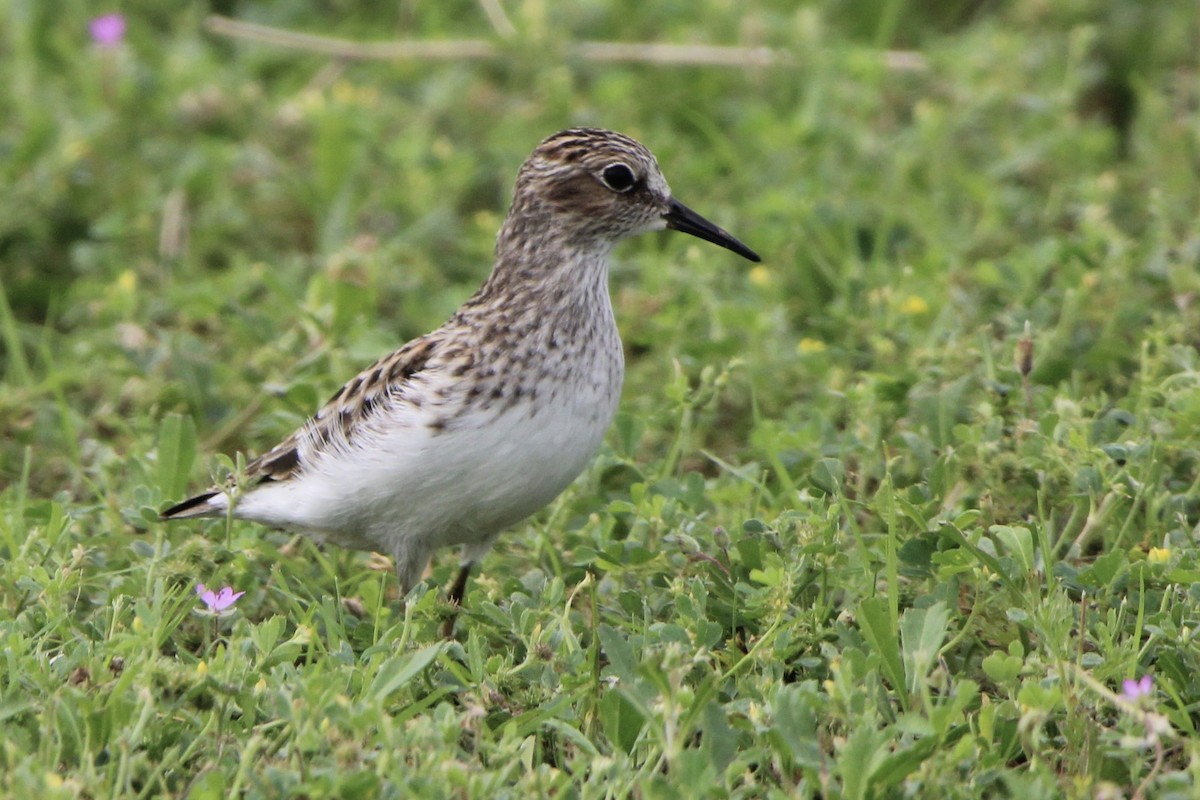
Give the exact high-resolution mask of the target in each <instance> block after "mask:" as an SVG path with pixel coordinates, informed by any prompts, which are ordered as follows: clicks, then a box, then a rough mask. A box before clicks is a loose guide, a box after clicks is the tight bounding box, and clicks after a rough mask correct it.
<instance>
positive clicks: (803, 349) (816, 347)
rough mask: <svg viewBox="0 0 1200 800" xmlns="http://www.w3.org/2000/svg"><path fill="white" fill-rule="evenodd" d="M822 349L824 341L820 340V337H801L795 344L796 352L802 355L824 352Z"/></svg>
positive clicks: (823, 348)
mask: <svg viewBox="0 0 1200 800" xmlns="http://www.w3.org/2000/svg"><path fill="white" fill-rule="evenodd" d="M824 350H825V343H824V342H822V341H821V340H820V339H810V338H809V337H807V336H805V337H804V338H803V339H801V340H800V343H799V344H797V345H796V352H797V353H799V354H800V355H802V356H806V355H809V354H810V353H821V352H824Z"/></svg>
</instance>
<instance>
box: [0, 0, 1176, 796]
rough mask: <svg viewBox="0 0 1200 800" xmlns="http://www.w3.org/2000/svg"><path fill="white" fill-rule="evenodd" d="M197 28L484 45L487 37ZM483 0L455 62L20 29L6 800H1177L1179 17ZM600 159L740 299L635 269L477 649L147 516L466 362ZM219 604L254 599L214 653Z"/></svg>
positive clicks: (508, 556) (73, 10) (485, 585)
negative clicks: (512, 232) (312, 426)
mask: <svg viewBox="0 0 1200 800" xmlns="http://www.w3.org/2000/svg"><path fill="white" fill-rule="evenodd" d="M213 5H214V7H219V8H220V9H221V10H224V11H228V12H229V13H231V14H233V15H234V16H236V17H239V18H243V19H247V20H250V21H254V22H260V23H264V24H271V25H278V26H284V27H288V28H292V29H295V30H299V31H306V32H316V33H327V34H334V35H339V36H344V37H346V38H358V39H362V40H375V39H384V38H404V37H408V36H415V37H421V38H430V39H437V38H444V39H452V38H469V37H485V38H486V37H490V36H491V28H490V25H489V23H488V21H487V17H486V15H485V14H484V13H483V11H482V10H481V8H479V7H478V6H477V5H476V4H474V3H468V2H459V3H450V4H399V5H398V6H391V5H385V6H380V7H378V8H376V7H375V6H373V5H372V4H367V3H355V2H351V0H344V1H340V2H332V3H329V2H327V3H315V2H303V1H301V0H298V1H297V2H291V3H280V4H268V5H266V6H259V5H251V4H239V3H214V4H213ZM503 5H504V6H505V7H506V10H507V11H508V12H509V14H510V15H511V17H512V21H513V24H514V27H515V28H516V30H517V40H516V41H515V42H512V43H510V44H508V45H505V48H506V49H505V55H504V57H502V58H500V59H498V60H494V61H480V62H463V63H453V62H431V63H420V62H400V63H353V62H350V63H330V62H329V61H328V60H326V59H324V58H321V57H318V56H314V55H310V54H305V53H302V52H294V51H283V50H278V49H274V48H271V47H267V46H263V45H253V44H239V43H237V42H234V41H230V40H228V39H223V38H218V37H214V36H211V35H208V34H205V33H204V32H203V25H202V23H203V17H204V14H205V13H206V10H205V9H203V8H201V7H200V6H199V5H192V6H189V7H184V8H177V7H175V6H168V5H165V4H160V3H155V2H152V0H129V2H126V3H124V4H123V5H122V8H121V10H122V11H124V13H125V14H126V16H127V17H128V19H129V31H128V34H127V36H126V39H125V42H124V43H123V44H122V45H121V46H120V47H117V48H113V49H101V48H97V47H94V46H92V45H91V43H90V42H89V41H88V40H87V22H88V19H89V17H90V16H92V15H94V14H95V13H98V12H97V10H96V9H95V8H93V7H92V6H91V5H90V4H85V3H82V2H67V3H61V4H53V8H52V5H51V4H44V3H39V2H36V0H13V2H10V3H8V4H5V5H3V6H0V42H2V44H0V48H2V49H3V51H4V53H5V57H4V59H3V60H0V78H2V80H0V101H2V103H3V105H4V107H6V108H8V109H10V113H9V114H6V115H5V118H6V119H5V121H4V122H2V123H0V154H2V157H0V180H2V182H3V185H4V186H5V187H6V189H5V191H4V192H3V193H0V271H2V272H0V276H2V279H3V281H2V284H0V289H2V292H0V343H2V347H3V351H2V353H3V359H2V362H0V370H2V375H3V381H4V385H3V391H0V427H2V429H3V430H4V432H5V435H4V436H3V437H2V438H0V486H2V487H3V491H2V492H0V639H2V641H3V653H2V657H0V723H2V724H3V726H4V731H5V737H4V742H3V745H2V746H0V792H2V793H3V794H4V795H5V796H22V795H29V794H31V793H36V794H37V795H38V796H41V797H46V798H54V797H80V796H82V797H95V798H100V797H126V796H129V797H136V796H146V797H150V796H169V797H183V796H187V797H191V798H209V797H226V796H246V797H279V796H290V797H306V798H322V797H330V798H333V797H336V798H355V797H364V798H365V797H408V796H419V797H425V796H427V797H444V796H460V797H478V796H496V797H512V796H545V795H551V794H553V795H559V796H569V797H600V796H613V797H623V796H634V797H645V798H652V797H678V796H698V797H700V796H702V797H760V796H762V797H793V796H801V797H817V796H820V797H845V798H882V797H896V796H933V795H934V793H940V794H942V795H944V796H947V797H981V796H1012V795H1017V796H1021V797H1024V798H1030V800H1032V798H1041V797H1101V796H1108V797H1116V796H1121V795H1123V794H1135V795H1137V796H1145V797H1151V796H1154V797H1191V796H1193V795H1194V793H1195V792H1196V791H1197V789H1196V787H1197V784H1198V782H1200V781H1198V779H1200V745H1198V744H1197V742H1198V741H1200V739H1198V737H1197V731H1196V728H1197V723H1198V722H1200V712H1198V711H1197V709H1198V707H1200V644H1198V643H1197V638H1196V637H1197V628H1198V622H1200V560H1198V558H1197V545H1196V541H1197V533H1198V532H1200V491H1198V489H1200V487H1198V484H1200V468H1198V465H1200V338H1198V335H1197V331H1200V303H1198V302H1197V293H1198V292H1200V270H1198V267H1200V238H1198V235H1197V232H1196V220H1197V219H1198V218H1200V191H1198V190H1197V183H1196V181H1195V175H1196V174H1197V170H1198V169H1200V139H1197V134H1196V131H1197V130H1200V93H1198V91H1197V78H1198V76H1200V64H1198V63H1197V56H1196V52H1195V48H1194V41H1195V37H1196V35H1197V33H1198V31H1200V18H1198V14H1197V10H1196V7H1195V5H1194V4H1192V3H1183V2H1179V3H1171V2H1167V3H1158V4H1143V3H1139V2H1136V0H1111V1H1110V2H1083V1H1082V0H1080V2H1073V3H1065V4H1046V3H1041V2H1035V1H1034V0H1015V1H1014V2H1011V3H1006V4H997V3H983V4H980V3H959V2H951V1H950V0H945V1H944V2H939V3H934V4H922V3H905V2H900V1H899V0H897V1H896V2H890V3H885V4H879V5H878V6H877V7H869V4H844V3H836V2H822V1H821V0H818V1H817V2H813V3H810V4H806V5H804V6H802V7H798V8H797V7H793V4H790V3H784V2H764V3H760V4H756V5H754V6H752V7H749V8H745V7H743V6H742V5H741V4H733V3H722V2H717V0H709V1H708V2H704V3H700V4H699V6H697V5H696V4H695V3H690V4H687V6H686V7H684V6H679V5H678V4H674V5H672V4H659V5H651V4H633V3H616V2H613V3H607V4H590V5H578V6H575V5H568V4H562V5H556V6H551V5H548V4H537V3H528V4H517V3H504V4H503ZM582 40H619V41H661V42H677V43H683V42H706V43H712V44H742V45H756V46H758V45H761V46H767V47H773V48H779V49H781V50H784V51H787V52H788V53H790V54H791V56H790V58H791V60H790V62H788V63H786V64H781V65H779V66H776V67H767V68H752V69H721V68H702V67H687V66H680V67H664V66H649V65H637V64H632V65H611V64H597V63H590V62H586V61H583V60H580V59H578V58H575V57H574V56H573V55H572V47H571V45H572V42H575V41H582ZM884 49H892V50H911V51H914V52H916V53H917V54H919V56H920V59H919V63H917V64H916V66H915V68H897V67H896V66H895V65H893V66H891V67H889V66H888V65H887V60H886V59H885V58H884V53H883V51H884ZM909 63H911V62H909ZM581 123H582V124H599V125H603V126H607V127H612V128H616V129H618V130H623V131H626V132H629V133H631V134H634V135H636V136H637V137H639V138H640V139H642V140H643V141H644V142H646V143H647V144H648V145H649V146H650V147H651V148H652V149H654V150H655V152H656V153H657V155H658V157H659V160H660V162H661V163H662V165H663V167H664V171H665V172H666V174H667V176H668V178H669V179H670V181H671V185H672V187H673V188H674V190H675V191H676V193H677V195H678V196H679V197H680V198H681V199H682V200H683V201H684V202H686V203H688V204H689V205H691V206H693V207H694V208H696V209H697V210H699V211H700V212H701V213H703V214H705V215H706V216H708V217H710V218H711V219H713V220H715V221H717V222H718V223H719V224H721V225H722V226H724V227H727V228H728V229H729V230H731V231H733V232H734V233H735V234H736V235H737V236H739V237H740V238H742V239H743V240H744V241H746V242H747V244H749V245H750V246H751V247H753V248H755V249H756V250H757V251H758V252H759V253H761V254H762V255H763V256H764V262H763V264H762V265H760V266H757V267H753V268H747V267H746V266H744V265H742V264H740V263H738V262H737V261H736V260H735V258H734V257H732V256H730V255H729V254H726V253H723V252H722V251H719V250H716V249H714V248H709V247H707V246H704V245H702V244H701V243H698V242H694V241H691V240H688V239H686V238H685V237H681V236H678V235H676V236H669V235H663V236H651V237H643V238H642V239H640V240H637V241H634V242H630V243H628V244H626V245H623V246H622V248H621V249H620V250H619V251H618V254H617V260H616V263H615V265H614V270H613V291H614V296H615V305H616V310H617V315H618V318H619V319H618V321H619V324H620V326H621V329H622V331H623V335H624V339H625V343H626V348H627V355H628V359H627V360H628V373H629V374H628V378H627V382H626V388H625V393H624V397H623V401H622V411H621V414H620V417H619V419H618V420H617V422H616V424H615V425H614V427H613V430H612V431H611V433H610V435H609V437H608V439H607V443H606V446H605V448H604V450H603V452H602V453H601V455H600V456H599V457H598V458H597V459H596V461H595V462H594V463H593V464H592V466H591V467H590V468H589V469H588V471H587V472H586V473H585V475H584V476H582V477H581V479H580V480H579V481H578V482H577V483H576V484H575V485H574V486H573V487H571V489H569V490H568V491H567V492H566V493H564V495H563V496H562V497H560V498H559V499H558V500H556V501H555V502H554V503H553V504H552V505H551V506H550V508H549V509H547V510H546V511H544V512H543V513H541V514H539V515H538V516H536V517H535V518H534V519H532V520H531V521H529V522H528V523H525V524H523V525H521V526H520V527H519V528H518V529H516V530H514V531H512V532H511V533H510V534H508V535H507V536H505V537H504V538H502V540H501V542H500V543H499V545H498V546H497V548H496V550H495V552H494V553H493V554H492V555H490V556H489V557H488V558H487V559H486V560H485V561H484V564H483V569H482V572H481V573H480V574H479V575H478V576H477V577H476V578H475V579H473V580H472V583H471V586H470V589H469V594H468V603H467V607H466V609H465V610H464V612H463V615H462V617H461V619H460V620H459V623H458V629H457V630H458V636H457V639H456V640H454V641H444V640H442V639H441V638H440V637H439V636H438V628H439V626H440V624H441V622H442V620H443V618H444V616H445V614H446V613H447V609H446V607H445V605H444V603H443V601H442V600H441V599H440V594H439V588H440V587H441V586H443V585H445V584H447V583H448V582H449V580H450V578H451V576H452V574H453V571H454V569H455V567H456V564H455V561H454V556H453V554H452V553H449V552H447V553H442V554H439V556H438V558H437V560H436V562H435V564H434V566H433V570H432V575H431V578H430V579H429V580H428V581H427V582H426V584H425V585H424V586H423V587H422V588H420V589H418V590H417V592H416V593H415V596H413V597H411V598H410V600H409V602H408V604H407V605H406V606H404V607H403V608H402V606H401V605H400V603H399V601H398V598H397V597H396V585H395V580H394V577H393V576H392V575H391V574H390V573H389V571H388V570H387V568H386V566H381V565H380V564H379V563H377V560H376V559H373V558H372V557H370V556H368V555H366V554H360V553H350V552H345V551H341V550H338V549H336V548H330V549H327V550H319V549H317V548H316V547H314V546H312V545H311V544H309V543H307V542H305V541H302V540H297V541H293V540H291V539H289V538H288V537H286V536H284V535H282V534H278V533H272V532H268V531H264V530H262V529H260V528H258V527H256V526H253V525H249V524H241V523H235V524H226V523H222V522H217V523H211V524H180V525H171V526H164V525H162V524H160V523H159V522H157V511H158V509H160V508H162V507H164V506H165V505H166V504H167V503H168V502H170V501H173V500H177V499H179V498H180V497H181V496H183V494H184V493H185V492H186V491H187V490H189V489H197V488H200V487H202V486H203V485H205V484H206V483H207V482H208V481H209V480H210V479H212V478H213V477H214V476H219V475H221V474H224V473H225V472H228V471H229V470H234V469H236V468H237V463H238V459H239V458H241V456H239V455H238V454H239V453H246V454H254V453H258V452H262V451H263V450H264V449H265V448H266V447H268V446H270V445H271V444H272V443H274V442H275V441H276V440H277V439H278V438H279V437H281V436H283V435H285V434H286V433H287V432H289V431H290V430H291V429H292V428H293V427H294V426H296V425H297V424H299V423H300V422H301V421H302V420H303V419H304V417H305V416H306V415H307V413H309V412H310V411H311V410H312V409H313V408H314V407H315V406H316V404H317V403H318V402H319V401H320V400H321V399H322V398H324V397H326V396H328V395H329V394H331V393H332V391H333V389H334V388H336V385H337V384H338V383H339V381H340V380H341V379H342V378H344V377H345V376H347V375H349V374H352V373H353V372H354V371H355V370H357V369H358V368H359V367H361V366H362V365H363V364H365V363H367V362H369V361H370V360H372V359H374V358H375V357H377V356H378V355H380V354H381V353H383V352H386V351H387V350H389V349H390V348H392V347H394V346H395V345H396V344H398V343H399V342H401V341H403V340H405V339H407V338H409V337H411V336H414V335H417V334H420V333H422V332H424V331H426V330H428V329H430V328H432V327H434V326H436V325H437V324H439V323H440V322H441V321H442V320H443V319H444V318H445V317H446V315H448V314H449V313H450V312H451V311H452V310H453V309H454V308H455V307H456V305H457V304H458V303H459V302H461V301H462V300H463V299H465V298H466V297H467V296H468V295H469V294H470V292H471V291H472V290H473V288H474V287H475V286H476V285H477V284H478V283H479V282H480V281H482V279H483V278H484V276H485V273H486V269H487V266H488V263H489V259H490V250H491V244H492V240H493V236H494V234H495V230H496V228H497V226H498V224H499V221H500V219H501V215H502V214H503V211H504V209H505V207H506V202H507V193H508V191H509V187H510V185H511V181H512V178H513V175H514V174H515V171H516V169H517V167H518V165H519V164H520V162H521V160H522V159H523V158H524V156H525V155H526V154H527V153H528V152H529V150H531V149H532V147H533V146H534V145H535V144H536V143H537V141H539V140H540V139H541V138H542V137H543V136H545V135H547V134H549V133H551V132H553V131H555V130H558V129H559V128H562V127H565V126H567V125H572V124H581ZM1023 367H1024V368H1023ZM213 454H223V455H213ZM197 582H204V583H206V584H208V585H210V586H223V585H226V584H228V585H232V586H234V587H236V588H238V589H241V590H245V592H246V595H245V596H244V597H242V598H241V600H240V601H239V602H238V603H237V605H236V606H235V608H234V609H233V611H232V613H230V614H229V615H227V616H224V617H221V618H217V619H213V618H210V617H206V616H203V615H202V614H200V613H198V611H197V609H198V602H197V598H196V596H195V594H194V592H193V587H194V585H195V584H196V583H197ZM1146 674H1150V675H1152V676H1153V681H1154V683H1153V692H1152V694H1151V695H1150V696H1149V697H1146V698H1135V699H1128V698H1126V697H1125V696H1123V695H1122V694H1121V689H1122V684H1123V681H1125V680H1126V679H1134V678H1140V677H1141V676H1143V675H1146Z"/></svg>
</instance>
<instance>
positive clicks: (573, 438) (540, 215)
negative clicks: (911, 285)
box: [162, 128, 759, 605]
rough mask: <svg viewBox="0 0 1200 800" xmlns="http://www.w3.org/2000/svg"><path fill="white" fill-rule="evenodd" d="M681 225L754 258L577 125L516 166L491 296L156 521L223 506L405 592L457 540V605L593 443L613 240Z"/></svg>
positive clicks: (641, 154)
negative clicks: (366, 568) (494, 550)
mask: <svg viewBox="0 0 1200 800" xmlns="http://www.w3.org/2000/svg"><path fill="white" fill-rule="evenodd" d="M664 229H670V230H676V231H682V232H684V233H688V234H691V235H692V236H696V237H699V238H700V239H704V240H705V241H708V242H712V243H714V244H717V245H720V246H721V247H724V248H727V249H729V250H731V251H733V252H734V253H737V254H738V255H740V256H742V257H744V258H747V259H749V260H751V261H758V260H759V257H758V256H757V255H756V254H755V253H754V251H752V250H751V249H750V248H748V247H746V246H745V245H744V244H742V243H741V242H739V241H738V240H737V239H735V238H734V237H733V236H731V235H730V234H728V233H727V232H725V231H724V230H722V229H721V228H719V227H717V226H716V225H714V224H712V223H711V222H709V221H708V220H706V219H705V218H704V217H702V216H700V215H699V214H697V213H696V212H694V211H692V210H691V209H689V208H688V207H687V206H685V205H683V204H682V203H680V202H679V201H678V200H676V199H675V198H674V197H673V196H672V195H671V190H670V188H669V187H668V186H667V181H666V179H665V178H663V174H662V172H661V171H660V170H659V167H658V162H657V161H656V160H655V158H654V155H653V154H652V153H651V152H650V151H649V150H647V149H646V148H645V147H644V146H643V145H641V144H640V143H638V142H637V141H635V140H633V139H631V138H629V137H628V136H624V135H622V134H619V133H614V132H612V131H607V130H598V129H594V128H576V129H571V130H565V131H562V132H560V133H556V134H554V135H553V136H551V137H549V138H548V139H546V140H545V141H543V142H542V143H541V144H540V145H538V147H537V149H535V150H534V151H533V153H532V155H530V156H529V158H528V160H526V161H525V164H524V165H523V166H522V167H521V170H520V172H519V173H518V175H517V181H516V188H515V189H514V191H513V199H512V206H511V208H510V210H509V212H508V216H507V218H506V219H505V220H504V224H503V225H502V226H501V228H500V233H499V235H498V237H497V240H496V259H495V264H494V266H493V267H492V272H491V275H490V276H489V277H488V279H487V281H486V282H485V283H484V284H483V286H482V287H481V288H480V289H479V290H478V291H477V292H476V293H475V294H474V295H473V296H472V297H471V298H470V299H469V300H467V301H466V302H465V303H463V305H462V307H461V308H459V309H458V311H456V312H455V313H454V315H453V316H451V317H450V319H449V320H447V321H446V323H445V324H444V325H442V326H441V327H440V328H438V329H437V330H435V331H433V332H432V333H429V334H426V335H425V336H422V337H420V338H417V339H414V340H412V341H411V342H408V343H407V344H405V345H404V346H403V347H401V348H400V349H398V350H396V351H395V352H393V353H391V354H390V355H387V356H384V357H383V358H381V359H380V360H379V361H376V362H375V363H374V364H372V365H371V366H369V367H367V368H366V369H365V370H363V371H362V372H360V373H359V374H358V375H356V376H355V377H354V378H353V379H351V380H350V381H349V382H348V383H347V384H346V385H344V386H343V387H342V388H341V389H339V390H338V391H337V392H336V393H335V394H334V395H333V397H332V398H330V400H329V401H328V402H327V403H326V404H325V405H324V406H323V407H322V408H321V409H320V410H318V411H317V412H316V413H315V414H314V415H313V416H312V418H311V419H309V420H308V421H307V422H306V423H305V424H304V425H303V426H302V427H301V428H300V429H299V430H297V431H295V432H294V433H292V434H291V435H290V436H288V437H287V438H286V439H284V440H283V441H282V442H281V443H280V444H278V445H276V446H275V447H274V448H272V449H271V450H269V451H268V452H267V453H265V454H264V455H262V456H261V457H259V458H257V459H255V460H254V461H252V462H251V463H250V464H249V465H248V467H247V468H246V474H245V479H246V480H245V481H243V482H242V484H241V485H240V486H238V487H236V488H235V487H233V486H224V487H221V486H218V487H214V488H211V489H209V490H208V491H206V492H204V493H202V494H199V495H196V496H195V497H192V498H190V499H188V500H185V501H183V502H182V503H179V504H178V505H174V506H172V507H170V508H168V509H167V510H166V511H163V512H162V517H163V518H164V519H183V518H188V517H223V516H225V515H226V514H227V513H230V510H229V509H230V504H233V510H232V515H233V516H234V517H237V518H240V519H246V520H252V521H255V522H258V523H262V524H263V525H268V526H271V527H273V528H280V529H285V530H292V531H298V532H301V533H303V534H306V535H308V536H310V537H312V538H313V539H316V540H317V541H319V542H331V543H333V544H337V545H340V546H342V547H349V548H355V549H360V550H371V551H377V552H382V553H386V554H387V555H390V556H391V557H392V559H393V560H394V562H395V566H396V574H397V575H398V576H399V579H400V586H401V590H402V593H405V594H406V593H407V592H408V591H409V590H410V589H411V588H412V587H413V586H414V584H416V583H417V581H418V580H419V579H420V577H421V574H422V572H423V571H424V569H425V567H426V564H427V563H428V561H429V558H430V556H431V554H432V553H433V551H435V550H436V549H438V548H441V547H446V546H450V545H460V546H461V547H462V558H461V567H460V569H459V571H458V574H457V577H456V578H455V580H454V583H453V584H452V586H451V587H450V589H449V591H448V593H447V597H448V599H449V600H450V601H451V602H452V603H454V604H455V605H460V604H461V603H462V600H463V594H464V592H465V590H466V584H467V578H468V576H469V575H470V570H471V567H472V565H473V564H475V562H477V561H478V560H479V559H480V558H482V557H483V555H484V554H485V553H486V552H487V551H488V549H489V548H490V547H491V545H492V543H493V542H494V541H495V539H496V537H497V536H498V535H499V534H500V532H501V531H503V530H504V529H506V528H509V527H511V526H513V525H515V524H516V523H518V522H520V521H521V520H523V519H525V518H526V517H528V516H529V515H530V514H532V513H534V512H535V511H537V510H538V509H540V508H542V507H543V506H545V505H546V504H547V503H549V502H550V501H551V500H553V499H554V498H555V497H556V496H557V495H558V494H559V493H560V492H561V491H562V490H563V489H564V488H566V487H567V485H568V484H570V483H571V481H573V480H574V479H575V478H576V476H578V475H579V473H580V472H582V471H583V469H584V467H585V466H586V465H587V464H588V462H589V461H590V460H591V458H592V456H593V455H594V454H595V453H596V450H597V449H598V448H599V447H600V443H601V440H602V439H603V437H604V433H605V431H606V430H607V429H608V426H609V423H611V422H612V418H613V415H614V413H615V412H616V409H617V401H618V399H619V397H620V394H621V383H622V379H623V376H624V366H625V365H624V356H623V353H622V349H621V339H620V337H619V335H618V332H617V325H616V321H615V319H614V318H613V310H612V303H611V301H610V299H609V294H608V267H609V257H610V254H611V252H612V250H613V247H614V245H616V243H617V242H619V241H620V240H622V239H624V238H626V237H629V236H633V235H635V234H639V233H645V232H648V231H659V230H664Z"/></svg>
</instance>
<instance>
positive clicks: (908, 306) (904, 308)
mask: <svg viewBox="0 0 1200 800" xmlns="http://www.w3.org/2000/svg"><path fill="white" fill-rule="evenodd" d="M928 310H929V303H927V302H925V298H923V297H919V296H918V295H915V294H914V295H909V296H908V297H906V298H904V302H902V303H901V304H900V313H901V314H908V315H909V316H911V317H915V316H917V315H919V314H924V313H925V312H927V311H928Z"/></svg>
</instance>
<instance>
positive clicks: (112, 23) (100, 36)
mask: <svg viewBox="0 0 1200 800" xmlns="http://www.w3.org/2000/svg"><path fill="white" fill-rule="evenodd" d="M88 30H89V31H90V32H91V34H92V41H93V42H95V43H96V44H98V45H99V46H101V47H116V46H117V45H119V44H120V43H121V40H122V39H124V38H125V17H124V16H122V15H121V14H105V15H104V16H101V17H95V18H94V19H93V20H92V21H91V22H89V23H88Z"/></svg>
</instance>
